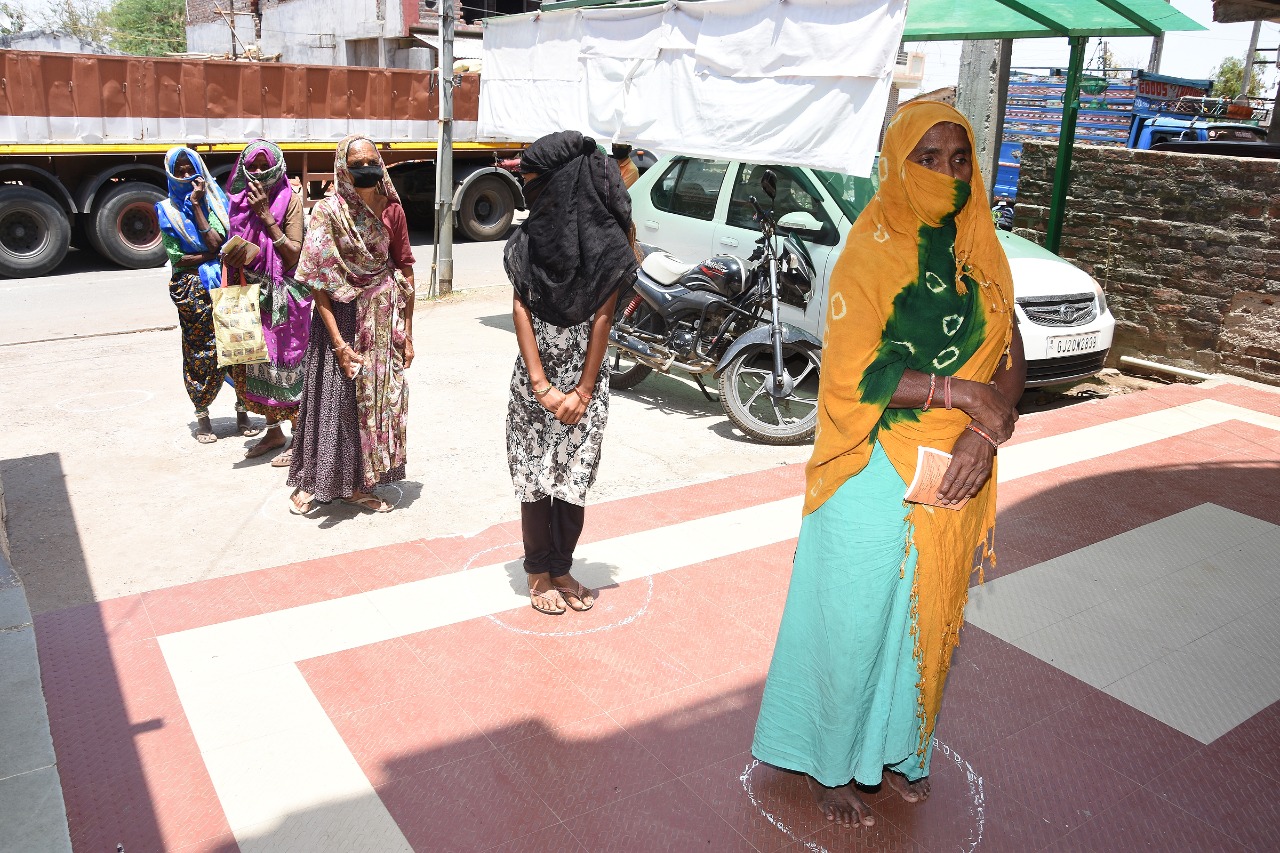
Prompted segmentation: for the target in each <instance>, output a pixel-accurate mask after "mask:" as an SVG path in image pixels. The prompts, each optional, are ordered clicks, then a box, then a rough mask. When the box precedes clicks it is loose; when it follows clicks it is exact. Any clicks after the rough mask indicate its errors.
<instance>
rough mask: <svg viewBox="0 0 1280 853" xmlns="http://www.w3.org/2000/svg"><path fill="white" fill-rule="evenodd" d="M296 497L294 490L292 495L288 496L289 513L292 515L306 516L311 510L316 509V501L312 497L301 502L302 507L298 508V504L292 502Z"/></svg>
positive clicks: (296, 493)
mask: <svg viewBox="0 0 1280 853" xmlns="http://www.w3.org/2000/svg"><path fill="white" fill-rule="evenodd" d="M297 496H298V492H297V490H296V489H295V490H294V492H293V494H291V495H289V512H290V513H292V514H293V515H308V514H309V513H310V512H311V510H313V509H315V508H316V499H315V496H314V495H313V496H312V498H311V500H309V501H303V503H302V506H298V502H297V501H295V500H294V498H296V497H297Z"/></svg>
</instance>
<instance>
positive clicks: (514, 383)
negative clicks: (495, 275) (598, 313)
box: [507, 316, 609, 506]
mask: <svg viewBox="0 0 1280 853" xmlns="http://www.w3.org/2000/svg"><path fill="white" fill-rule="evenodd" d="M530 319H531V320H532V321H533V333H534V337H535V339H536V340H537V342H538V356H539V357H540V358H541V359H542V369H543V371H544V372H545V373H546V374H547V380H548V381H549V382H551V384H553V385H555V386H556V387H557V388H559V389H560V390H561V391H566V392H569V393H572V391H573V388H574V386H576V385H577V384H578V380H579V379H580V378H581V377H582V368H583V365H584V363H585V361H586V356H587V340H588V337H589V336H590V333H591V321H589V320H588V321H587V322H585V323H579V324H578V325H576V326H570V327H568V328H564V327H561V326H555V325H552V324H551V323H548V322H546V321H544V320H540V319H538V318H537V317H536V316H531V317H530ZM608 420H609V368H608V365H607V364H603V365H602V366H601V368H600V376H599V378H598V379H597V380H596V387H595V390H594V391H593V392H592V396H591V402H590V403H588V404H587V410H586V412H585V413H584V414H583V416H582V420H580V421H579V422H578V423H576V424H574V425H573V426H568V425H566V424H562V423H560V421H558V420H556V416H555V415H554V414H552V413H551V412H548V411H547V410H546V409H545V408H543V406H542V403H540V402H538V399H537V398H536V397H534V396H533V386H532V385H531V384H530V382H529V371H528V370H527V369H526V368H525V365H524V359H523V358H522V357H520V356H517V357H516V364H515V369H514V370H513V371H512V373H511V399H510V402H509V403H508V405H507V464H508V465H509V467H510V469H511V482H512V485H513V486H514V487H515V494H516V499H517V500H520V501H522V502H525V503H530V502H533V501H538V500H542V499H543V498H545V497H548V496H550V497H552V498H554V499H555V500H558V501H567V502H569V503H572V504H577V505H578V506H585V505H586V503H587V490H588V489H590V488H591V485H592V484H593V483H594V482H595V480H596V471H597V470H598V469H599V467H600V448H601V444H602V443H603V440H604V427H605V423H606V421H608Z"/></svg>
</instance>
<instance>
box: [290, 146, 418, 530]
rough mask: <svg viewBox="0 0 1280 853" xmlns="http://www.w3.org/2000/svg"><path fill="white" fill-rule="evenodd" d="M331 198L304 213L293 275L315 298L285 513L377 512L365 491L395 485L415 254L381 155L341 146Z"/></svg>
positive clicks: (400, 465) (409, 357)
mask: <svg viewBox="0 0 1280 853" xmlns="http://www.w3.org/2000/svg"><path fill="white" fill-rule="evenodd" d="M333 172H334V178H335V191H334V193H333V195H331V196H329V197H327V198H325V199H324V200H323V201H321V202H319V203H318V204H316V206H315V207H314V208H313V209H312V211H311V222H310V227H309V230H308V232H307V239H306V242H305V243H304V245H303V249H302V258H301V260H300V261H299V262H298V278H299V279H300V280H302V281H304V282H306V284H307V286H308V287H310V288H311V291H312V294H313V295H314V297H315V302H316V319H317V320H318V321H319V322H314V323H312V326H311V342H310V345H309V347H308V349H307V356H306V366H305V370H304V374H305V376H304V383H305V387H304V390H303V395H302V406H301V409H300V411H299V417H298V421H297V424H296V425H295V431H294V440H293V463H292V464H291V465H290V467H289V480H288V483H289V485H290V486H293V487H294V491H293V494H292V495H291V496H290V507H289V509H290V511H291V512H293V513H294V514H296V515H305V514H307V513H308V512H310V511H311V510H312V508H313V507H314V505H315V503H316V502H320V503H328V502H329V501H331V500H333V499H335V498H337V499H340V500H342V501H344V502H345V503H350V504H354V505H356V506H359V507H362V508H364V509H368V510H372V511H374V512H389V511H390V510H391V504H389V503H387V502H386V501H384V500H382V499H381V498H380V497H378V496H377V495H376V494H374V492H373V490H374V488H375V487H377V486H378V485H380V484H383V483H391V482H394V481H396V480H403V479H404V473H405V423H406V416H407V413H408V406H409V389H408V387H407V386H406V384H405V381H404V370H405V368H407V367H408V366H409V365H410V364H412V363H413V261H414V258H413V251H412V249H411V248H410V246H409V229H408V224H407V222H406V220H405V215H404V208H403V207H401V206H400V197H399V195H397V194H396V190H395V187H394V186H392V184H391V179H390V178H389V177H387V172H386V168H385V166H384V165H383V163H382V158H381V156H379V154H378V150H377V148H375V147H374V145H373V143H372V142H370V141H369V140H367V139H365V138H363V137H360V136H348V137H347V138H346V139H344V140H342V142H340V143H338V150H337V154H336V156H335V157H334V169H333Z"/></svg>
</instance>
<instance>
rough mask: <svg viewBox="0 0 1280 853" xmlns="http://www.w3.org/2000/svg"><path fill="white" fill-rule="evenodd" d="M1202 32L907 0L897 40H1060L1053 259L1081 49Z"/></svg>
mask: <svg viewBox="0 0 1280 853" xmlns="http://www.w3.org/2000/svg"><path fill="white" fill-rule="evenodd" d="M662 2H665V0H639V2H632V3H619V2H617V1H616V0H561V2H544V3H543V4H542V9H543V11H546V12H551V11H555V10H557V9H572V8H581V7H584V6H614V7H627V6H631V7H634V6H637V5H645V6H648V5H657V4H659V3H662ZM1203 29H1207V28H1206V27H1204V26H1202V25H1200V24H1198V23H1196V22H1195V21H1193V20H1192V19H1191V18H1188V17H1187V16H1186V15H1184V14H1182V13H1181V12H1179V11H1178V10H1177V9H1175V8H1174V7H1173V5H1172V4H1171V3H1167V2H1165V0H909V2H908V3H907V22H906V29H905V31H904V32H903V34H902V40H903V41H961V40H967V39H1026V38H1066V39H1067V40H1068V41H1069V43H1070V45H1071V59H1070V61H1069V63H1068V70H1067V85H1066V91H1065V92H1064V94H1063V110H1062V131H1061V132H1060V133H1059V135H1058V162H1057V165H1056V166H1055V168H1054V173H1053V196H1052V203H1051V206H1050V208H1049V222H1048V226H1047V228H1046V233H1045V246H1046V247H1047V248H1048V249H1049V250H1050V251H1051V252H1057V251H1058V247H1059V245H1060V244H1061V242H1062V222H1063V219H1064V218H1065V216H1066V203H1067V188H1068V185H1069V176H1070V173H1071V149H1072V145H1073V144H1074V142H1075V138H1076V120H1077V118H1078V116H1079V114H1080V77H1081V75H1082V73H1083V71H1084V53H1085V43H1086V42H1087V41H1088V39H1089V38H1090V37H1101V36H1105V37H1109V38H1123V37H1127V36H1136V37H1148V38H1149V37H1151V36H1158V35H1162V34H1164V33H1166V32H1178V31H1187V30H1203Z"/></svg>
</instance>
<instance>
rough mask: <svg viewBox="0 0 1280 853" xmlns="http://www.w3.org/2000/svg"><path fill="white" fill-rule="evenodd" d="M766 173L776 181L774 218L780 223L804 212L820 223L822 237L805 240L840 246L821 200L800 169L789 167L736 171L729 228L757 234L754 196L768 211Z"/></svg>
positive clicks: (745, 167)
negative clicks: (765, 185) (784, 218)
mask: <svg viewBox="0 0 1280 853" xmlns="http://www.w3.org/2000/svg"><path fill="white" fill-rule="evenodd" d="M769 169H772V170H773V173H774V174H775V175H776V176H777V178H778V196H777V198H775V199H774V201H773V215H774V218H775V219H781V218H782V217H784V216H786V215H787V214H788V213H795V212H796V211H803V212H805V213H808V214H810V215H812V216H813V217H814V218H815V219H817V220H818V221H819V222H821V223H822V233H821V234H818V235H815V236H812V237H808V238H807V239H809V240H812V241H813V242H815V243H821V244H823V245H830V246H834V245H835V244H836V243H837V242H839V232H838V231H837V229H836V227H835V223H833V222H832V221H831V217H830V216H829V215H828V214H827V211H826V209H825V208H824V207H823V204H822V196H821V195H819V194H818V190H817V188H816V187H814V186H813V184H812V182H810V180H809V178H808V177H806V176H805V174H804V173H803V172H801V171H800V170H799V169H795V168H793V167H791V166H755V165H752V164H750V163H743V164H742V165H741V166H739V167H738V177H737V180H735V181H734V182H733V195H732V196H730V198H729V213H728V224H730V225H732V226H734V227H735V228H749V229H751V230H752V231H759V230H760V223H758V222H756V211H755V208H754V207H752V206H751V197H752V196H755V199H756V201H757V202H759V204H760V206H761V207H763V208H765V209H766V210H768V209H769V197H768V196H767V195H765V193H764V186H763V183H762V182H763V180H764V173H765V172H766V171H768V170H769Z"/></svg>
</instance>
